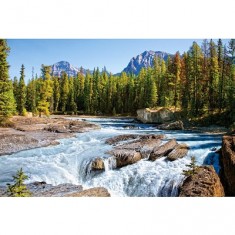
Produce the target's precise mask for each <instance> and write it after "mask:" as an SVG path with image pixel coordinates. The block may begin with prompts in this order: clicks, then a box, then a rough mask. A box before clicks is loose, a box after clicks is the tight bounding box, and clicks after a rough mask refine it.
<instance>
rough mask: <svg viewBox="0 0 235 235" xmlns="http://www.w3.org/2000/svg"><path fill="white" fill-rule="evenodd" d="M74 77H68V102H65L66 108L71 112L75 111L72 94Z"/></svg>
mask: <svg viewBox="0 0 235 235" xmlns="http://www.w3.org/2000/svg"><path fill="white" fill-rule="evenodd" d="M74 93H75V92H74V78H73V77H71V78H69V94H68V103H67V110H69V111H72V113H73V114H76V112H77V104H76V102H75V95H74Z"/></svg>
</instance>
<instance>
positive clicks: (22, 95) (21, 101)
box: [16, 64, 26, 115]
mask: <svg viewBox="0 0 235 235" xmlns="http://www.w3.org/2000/svg"><path fill="white" fill-rule="evenodd" d="M24 70H25V67H24V65H23V64H22V66H21V70H20V81H19V85H18V97H17V102H16V103H17V110H18V112H19V114H20V115H25V114H26V109H25V103H26V86H25V82H24V78H25V74H24Z"/></svg>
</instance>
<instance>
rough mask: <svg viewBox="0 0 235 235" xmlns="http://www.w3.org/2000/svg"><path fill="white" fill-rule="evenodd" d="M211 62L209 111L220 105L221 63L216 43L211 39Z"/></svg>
mask: <svg viewBox="0 0 235 235" xmlns="http://www.w3.org/2000/svg"><path fill="white" fill-rule="evenodd" d="M209 49H210V62H209V63H210V64H209V94H210V95H209V112H210V113H213V111H214V110H215V109H216V108H217V107H218V85H219V65H218V57H217V51H216V46H215V43H214V42H213V41H212V40H211V41H210V48H209Z"/></svg>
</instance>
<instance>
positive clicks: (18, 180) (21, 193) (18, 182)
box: [7, 168, 31, 197]
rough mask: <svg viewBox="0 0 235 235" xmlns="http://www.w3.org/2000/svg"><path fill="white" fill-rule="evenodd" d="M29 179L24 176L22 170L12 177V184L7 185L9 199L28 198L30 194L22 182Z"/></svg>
mask: <svg viewBox="0 0 235 235" xmlns="http://www.w3.org/2000/svg"><path fill="white" fill-rule="evenodd" d="M28 178H29V177H28V176H27V175H25V174H24V172H23V170H22V168H21V169H20V170H18V171H17V173H16V175H15V176H13V180H14V182H15V183H14V184H13V185H11V184H8V187H7V193H8V195H9V196H10V197H30V196H31V192H30V191H29V190H28V189H27V187H26V185H25V184H24V181H25V180H27V179H28Z"/></svg>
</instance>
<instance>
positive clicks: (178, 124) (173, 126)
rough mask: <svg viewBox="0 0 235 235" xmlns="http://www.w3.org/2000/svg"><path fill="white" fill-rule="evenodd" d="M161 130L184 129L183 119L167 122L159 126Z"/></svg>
mask: <svg viewBox="0 0 235 235" xmlns="http://www.w3.org/2000/svg"><path fill="white" fill-rule="evenodd" d="M157 128H158V129H160V130H184V124H183V122H182V121H175V122H171V123H165V124H162V125H160V126H158V127H157Z"/></svg>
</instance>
